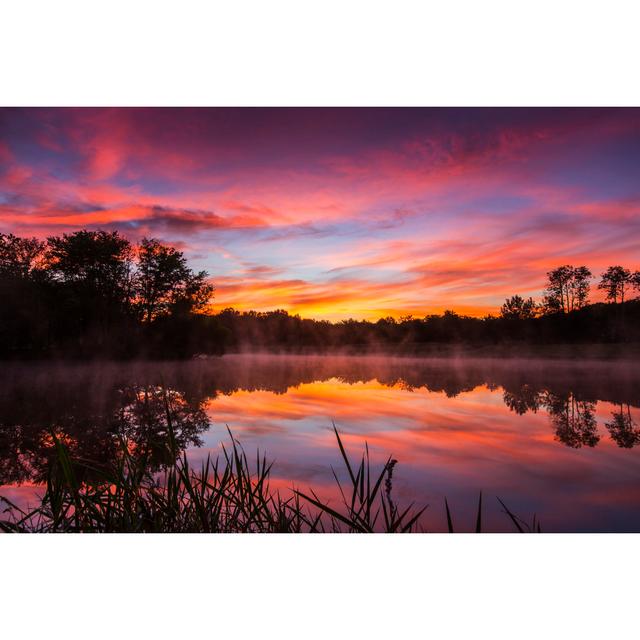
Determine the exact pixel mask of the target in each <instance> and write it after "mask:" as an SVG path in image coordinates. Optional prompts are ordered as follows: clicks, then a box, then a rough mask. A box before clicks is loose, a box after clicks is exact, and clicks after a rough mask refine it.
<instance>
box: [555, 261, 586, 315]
mask: <svg viewBox="0 0 640 640" xmlns="http://www.w3.org/2000/svg"><path fill="white" fill-rule="evenodd" d="M591 275H592V274H591V271H589V269H587V267H584V266H582V267H574V266H572V265H569V264H565V265H563V266H561V267H558V268H556V269H553V270H552V271H549V272H548V273H547V278H548V284H547V288H546V290H545V297H544V306H545V308H546V309H547V311H548V312H557V311H561V312H563V313H570V312H571V311H575V310H576V309H581V308H582V307H584V306H585V305H586V304H587V303H588V301H589V279H590V278H591Z"/></svg>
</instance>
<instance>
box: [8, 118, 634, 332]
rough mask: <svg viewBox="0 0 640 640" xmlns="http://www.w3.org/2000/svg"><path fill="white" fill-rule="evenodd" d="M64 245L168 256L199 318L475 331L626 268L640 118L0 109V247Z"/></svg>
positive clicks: (631, 232) (631, 234) (631, 251)
mask: <svg viewBox="0 0 640 640" xmlns="http://www.w3.org/2000/svg"><path fill="white" fill-rule="evenodd" d="M78 229H106V230H118V231H120V232H121V233H122V234H124V235H125V236H127V237H128V238H129V239H131V240H132V241H136V240H139V239H140V238H142V237H144V236H147V237H155V238H159V239H160V240H162V241H165V242H167V243H170V244H172V245H173V246H175V247H176V248H179V249H180V250H182V251H184V252H185V255H186V256H187V258H188V259H189V261H190V264H191V265H192V266H193V268H195V269H198V270H200V269H205V270H206V271H207V272H208V273H209V274H210V278H211V282H212V284H214V286H215V288H216V291H215V299H214V301H213V310H219V309H222V308H225V307H235V308H237V309H240V310H248V309H256V310H261V311H266V310H271V309H286V310H288V311H289V312H291V313H298V314H300V315H301V316H303V317H313V318H324V319H328V320H340V319H344V318H349V317H353V318H366V319H376V318H379V317H384V316H389V315H391V316H394V317H401V316H405V315H414V316H417V317H421V316H424V315H427V314H430V313H440V312H442V311H444V310H445V309H451V310H454V311H456V312H458V313H463V314H468V315H474V316H483V315H486V314H488V313H497V312H498V311H499V308H500V305H501V304H502V302H503V301H504V299H505V298H506V297H508V296H511V295H513V294H520V295H523V296H529V295H531V296H533V297H534V298H537V299H540V297H541V293H542V289H543V288H544V283H545V274H546V272H547V271H549V270H550V269H552V268H554V267H556V266H559V265H561V264H566V263H569V264H576V265H578V264H584V265H587V266H588V267H589V268H590V269H591V270H592V271H593V273H594V275H596V276H599V274H600V273H601V272H602V271H603V270H604V269H605V268H606V267H607V266H609V265H612V264H622V265H624V266H627V267H629V268H631V269H640V109H586V108H578V109H567V108H549V109H522V108H520V109H498V108H497V109H486V108H482V109H471V108H417V109H405V108H390V109H374V108H361V109H360V108H336V109H329V108H318V109H310V108H287V109H284V108H272V109H258V108H224V109H218V108H211V109H202V108H200V109H181V108H178V109H165V108H139V109H125V108H91V109H88V108H78V109H73V108H51V109H41V108H25V109H17V108H15V109H14V108H3V109H0V232H1V233H15V234H17V235H22V236H35V237H39V238H45V237H47V236H51V235H59V234H62V233H70V232H73V231H75V230H78ZM594 284H595V283H594ZM600 298H601V295H599V292H598V291H597V290H596V289H595V287H594V288H593V289H592V299H594V300H597V299H600Z"/></svg>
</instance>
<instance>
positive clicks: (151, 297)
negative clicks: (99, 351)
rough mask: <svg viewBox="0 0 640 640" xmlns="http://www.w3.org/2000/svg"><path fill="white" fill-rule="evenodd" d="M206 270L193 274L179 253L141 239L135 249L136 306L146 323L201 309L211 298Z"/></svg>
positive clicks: (171, 248) (154, 241)
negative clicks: (136, 265) (136, 258)
mask: <svg viewBox="0 0 640 640" xmlns="http://www.w3.org/2000/svg"><path fill="white" fill-rule="evenodd" d="M206 279H207V273H206V271H200V272H198V273H194V272H193V271H192V270H191V269H189V267H188V266H187V261H186V258H185V257H184V255H183V253H182V252H181V251H177V250H176V249H174V248H173V247H168V246H166V245H163V244H161V243H160V242H158V241H157V240H154V239H147V238H144V239H143V240H142V241H141V242H140V245H139V247H138V268H137V272H136V277H135V295H136V303H137V306H138V308H139V309H140V311H141V315H142V318H143V320H144V321H145V322H147V323H149V322H151V321H152V320H154V319H156V318H158V317H160V316H164V315H168V314H169V313H171V312H193V311H198V310H200V309H202V308H203V307H204V306H205V305H206V304H207V303H208V302H209V300H210V299H211V296H212V295H213V287H212V286H211V285H209V284H208V283H207V281H206Z"/></svg>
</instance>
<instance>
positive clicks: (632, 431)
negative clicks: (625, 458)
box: [604, 404, 640, 449]
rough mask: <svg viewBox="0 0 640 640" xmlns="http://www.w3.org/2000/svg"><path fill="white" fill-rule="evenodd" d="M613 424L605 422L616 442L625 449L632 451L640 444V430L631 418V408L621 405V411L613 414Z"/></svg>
mask: <svg viewBox="0 0 640 640" xmlns="http://www.w3.org/2000/svg"><path fill="white" fill-rule="evenodd" d="M611 417H612V420H611V422H605V425H604V426H605V427H606V428H607V431H609V435H610V436H611V438H612V439H613V440H614V442H615V443H616V444H617V445H618V446H619V447H622V448H624V449H631V448H632V447H635V446H636V445H637V444H640V428H638V425H637V424H636V423H635V421H634V420H633V419H632V418H631V407H630V406H629V405H628V404H627V405H626V407H625V406H624V405H622V404H620V409H619V410H618V411H614V412H613V413H612V414H611Z"/></svg>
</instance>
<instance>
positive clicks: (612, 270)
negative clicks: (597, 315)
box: [598, 265, 632, 303]
mask: <svg viewBox="0 0 640 640" xmlns="http://www.w3.org/2000/svg"><path fill="white" fill-rule="evenodd" d="M631 286H632V281H631V271H629V269H625V268H624V267H621V266H619V265H618V266H615V267H609V268H608V269H607V270H606V271H605V272H604V273H603V274H602V276H601V279H600V284H598V289H603V290H604V291H605V292H606V299H607V300H608V301H609V302H613V303H617V302H618V300H619V301H620V302H621V303H624V296H625V293H626V292H627V290H628V289H629V288H630V287H631Z"/></svg>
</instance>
